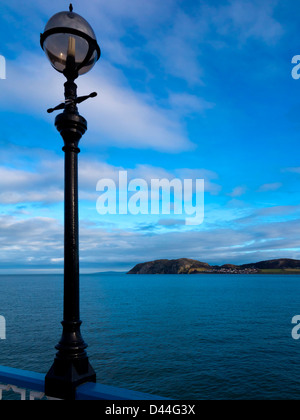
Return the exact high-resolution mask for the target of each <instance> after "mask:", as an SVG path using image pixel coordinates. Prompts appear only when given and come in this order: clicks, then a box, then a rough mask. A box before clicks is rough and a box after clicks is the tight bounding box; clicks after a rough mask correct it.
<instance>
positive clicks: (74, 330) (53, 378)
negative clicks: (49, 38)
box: [45, 80, 96, 400]
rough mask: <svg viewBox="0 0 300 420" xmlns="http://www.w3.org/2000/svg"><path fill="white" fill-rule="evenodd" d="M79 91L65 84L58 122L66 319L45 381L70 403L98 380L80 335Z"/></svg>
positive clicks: (55, 394) (83, 123) (48, 392)
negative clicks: (62, 177)
mask: <svg viewBox="0 0 300 420" xmlns="http://www.w3.org/2000/svg"><path fill="white" fill-rule="evenodd" d="M76 88H77V86H76V85H75V83H74V81H72V80H68V81H67V82H66V83H65V98H66V106H65V110H64V112H63V113H62V114H59V115H58V116H57V117H56V119H55V125H56V128H57V130H58V131H59V132H60V134H61V136H62V138H63V140H64V147H63V151H64V152H65V233H64V319H63V321H62V326H63V332H62V337H61V340H60V342H59V343H58V345H57V346H56V349H57V350H58V352H57V354H56V357H55V360H54V363H53V365H52V367H51V369H50V371H49V372H48V374H47V375H46V380H45V393H46V395H48V396H52V397H57V398H61V399H67V400H74V399H75V393H76V387H77V386H79V385H81V384H83V383H85V382H95V381H96V374H95V372H94V370H93V368H92V367H91V366H90V364H89V361H88V356H87V353H86V351H85V349H86V347H87V345H86V343H85V342H84V340H83V338H82V336H81V332H80V326H81V321H80V289H79V221H78V153H79V152H80V149H79V148H78V144H79V141H80V139H81V137H82V136H83V134H84V133H85V132H86V130H87V123H86V120H85V119H84V118H83V117H81V116H80V115H79V114H78V110H77V107H76V103H75V100H76V97H77V96H76Z"/></svg>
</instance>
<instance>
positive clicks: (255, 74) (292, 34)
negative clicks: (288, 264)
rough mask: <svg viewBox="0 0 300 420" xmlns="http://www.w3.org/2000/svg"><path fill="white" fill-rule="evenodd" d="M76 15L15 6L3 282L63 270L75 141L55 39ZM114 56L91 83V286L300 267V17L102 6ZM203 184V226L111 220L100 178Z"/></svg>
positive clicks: (2, 107)
mask: <svg viewBox="0 0 300 420" xmlns="http://www.w3.org/2000/svg"><path fill="white" fill-rule="evenodd" d="M68 7H69V2H67V1H62V0H52V1H51V2H46V1H42V0H35V1H31V0H28V1H26V2H21V1H20V0H9V1H8V0H1V4H0V36H1V43H0V55H2V56H3V57H4V58H5V61H6V79H1V80H0V92H1V94H0V120H1V135H0V149H1V153H0V274H1V273H12V274H13V273H60V272H62V269H63V199H64V196H63V183H64V179H63V165H64V153H63V152H62V146H63V142H62V139H61V137H60V135H59V133H58V132H57V131H56V129H55V126H54V118H55V114H48V113H47V112H46V110H47V109H48V108H50V107H54V106H55V105H57V104H58V103H60V102H61V101H62V100H63V83H64V81H65V80H64V76H63V75H62V74H60V73H58V72H56V71H55V70H54V69H53V68H52V67H51V65H50V63H49V61H48V60H47V58H46V56H45V54H44V52H43V50H42V49H41V47H40V43H39V37H40V33H42V32H43V31H44V28H45V25H46V23H47V21H48V20H49V19H50V17H51V16H52V15H54V14H55V13H57V12H60V11H63V10H68ZM73 7H74V12H76V13H78V14H80V15H81V16H83V17H84V18H85V19H86V20H87V21H88V22H89V23H90V24H91V26H92V27H93V29H94V31H95V34H96V36H97V40H98V43H99V45H100V47H101V51H102V56H101V59H100V60H99V61H98V62H97V63H96V65H95V67H94V68H93V69H92V70H91V71H90V72H89V73H87V74H85V75H82V76H80V77H79V78H78V80H77V81H76V83H77V85H78V94H79V95H86V94H89V93H90V92H93V91H96V92H97V93H98V96H97V97H96V98H93V99H89V100H88V101H86V102H84V103H82V104H80V105H79V111H80V113H81V115H83V116H84V117H85V118H86V119H87V121H88V131H87V133H86V134H85V135H84V137H83V138H82V140H81V142H80V148H81V153H80V155H79V199H80V267H81V272H82V273H89V272H99V271H107V270H117V271H126V270H129V269H130V268H132V267H133V266H134V265H135V264H137V263H141V262H145V261H151V260H156V259H165V258H166V259H176V258H193V259H197V260H200V261H205V262H208V263H210V264H225V263H231V264H244V263H249V262H256V261H262V260H267V259H273V258H295V259H300V252H299V251H300V203H299V197H300V153H299V152H300V146H299V145H300V141H299V140H300V123H299V121H300V119H299V115H300V112H299V111H300V99H299V94H298V92H300V80H295V79H294V78H293V77H292V70H293V67H295V64H292V59H293V57H294V56H295V55H300V41H299V36H298V35H299V27H300V4H298V3H297V2H295V1H292V0H284V1H283V0H259V1H258V0H251V1H247V0H226V1H225V0H224V1H223V0H209V1H208V0H203V1H198V0H164V1H161V0H151V1H148V0H110V1H109V2H108V1H104V0H89V1H88V2H83V1H79V0H74V1H73ZM120 171H126V172H127V173H128V179H129V180H132V179H143V180H145V181H147V182H148V183H149V185H150V182H151V180H152V179H168V180H173V179H180V180H182V181H183V180H184V179H192V180H194V181H196V179H204V185H205V193H204V220H203V223H202V224H199V225H198V226H187V225H186V224H185V223H184V222H183V220H184V219H183V217H184V215H183V216H182V217H180V216H178V215H177V214H173V213H171V214H169V215H164V214H158V215H157V214H156V215H154V214H138V215H132V214H128V215H120V214H106V215H100V214H99V212H97V200H98V198H99V194H100V192H99V191H97V188H96V187H97V183H98V181H99V180H101V179H112V180H117V179H118V174H119V172H120Z"/></svg>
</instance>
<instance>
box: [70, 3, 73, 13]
mask: <svg viewBox="0 0 300 420" xmlns="http://www.w3.org/2000/svg"><path fill="white" fill-rule="evenodd" d="M69 10H70V12H71V13H72V12H73V4H72V3H70V6H69Z"/></svg>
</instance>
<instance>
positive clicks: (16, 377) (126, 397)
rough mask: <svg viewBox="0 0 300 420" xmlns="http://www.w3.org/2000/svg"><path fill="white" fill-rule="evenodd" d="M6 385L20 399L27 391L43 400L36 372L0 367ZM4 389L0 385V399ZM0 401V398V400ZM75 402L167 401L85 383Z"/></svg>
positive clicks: (40, 376)
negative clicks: (19, 396) (17, 394)
mask: <svg viewBox="0 0 300 420" xmlns="http://www.w3.org/2000/svg"><path fill="white" fill-rule="evenodd" d="M1 383H2V384H5V385H7V390H10V389H11V390H12V391H13V392H16V391H14V389H16V388H14V387H17V393H19V394H20V395H21V399H25V398H24V395H26V394H25V392H23V393H22V394H21V391H24V390H29V392H30V394H29V395H30V398H29V399H35V398H39V399H41V398H43V397H44V396H45V395H44V391H45V375H44V374H42V373H37V372H30V371H27V370H20V369H15V368H10V367H6V366H0V384H1ZM3 390H4V391H5V390H6V389H5V387H3V386H2V387H1V385H0V391H1V394H0V397H1V395H2V391H3ZM0 399H1V398H0ZM76 400H102V401H104V400H105V401H121V400H123V401H133V400H139V401H145V400H152V401H154V400H167V398H164V397H159V396H157V395H151V394H145V393H143V392H137V391H130V390H127V389H122V388H116V387H113V386H108V385H101V384H98V383H86V384H84V385H81V386H79V387H78V388H77V390H76Z"/></svg>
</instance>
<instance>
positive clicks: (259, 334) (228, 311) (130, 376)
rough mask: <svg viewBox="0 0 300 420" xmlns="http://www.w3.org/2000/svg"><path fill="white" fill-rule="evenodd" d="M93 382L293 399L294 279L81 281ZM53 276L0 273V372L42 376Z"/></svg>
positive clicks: (297, 367)
mask: <svg viewBox="0 0 300 420" xmlns="http://www.w3.org/2000/svg"><path fill="white" fill-rule="evenodd" d="M80 288H81V320H82V321H83V324H82V329H81V331H82V335H83V338H84V340H85V341H86V342H87V344H88V346H89V347H88V349H87V352H88V355H89V359H90V363H91V364H92V366H93V368H94V370H95V371H96V373H97V382H99V383H103V384H106V385H113V386H116V387H121V388H127V389H132V390H137V391H141V392H146V393H152V394H155V395H161V396H164V397H167V398H172V399H175V400H297V399H299V398H300V340H299V341H298V340H295V339H293V337H292V329H293V328H294V325H293V324H292V319H293V317H294V316H296V315H300V276H299V275H226V274H224V275H218V274H215V275H209V274H207V275H206V274H201V275H126V274H125V273H102V274H101V273H100V274H91V275H86V274H83V275H81V278H80ZM62 305H63V276H61V275H2V276H0V315H1V316H3V317H5V320H6V339H5V340H0V365H4V366H10V367H14V368H20V369H25V370H32V371H36V372H40V373H46V372H47V371H48V370H49V368H50V366H51V365H52V363H53V359H54V356H55V352H56V350H55V348H54V347H55V345H56V344H57V343H58V341H59V339H60V336H61V331H62V327H61V324H60V322H61V321H62V316H63V315H62Z"/></svg>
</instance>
